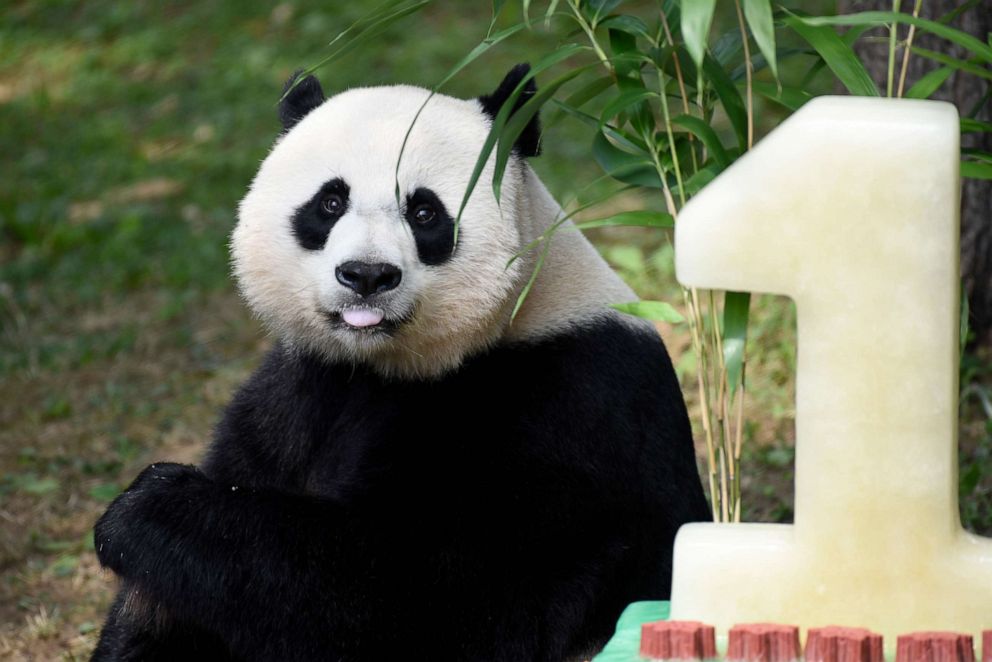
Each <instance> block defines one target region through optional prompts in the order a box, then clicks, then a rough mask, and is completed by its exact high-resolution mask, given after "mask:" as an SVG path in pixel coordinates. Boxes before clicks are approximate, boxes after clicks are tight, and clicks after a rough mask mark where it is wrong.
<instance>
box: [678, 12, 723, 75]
mask: <svg viewBox="0 0 992 662" xmlns="http://www.w3.org/2000/svg"><path fill="white" fill-rule="evenodd" d="M714 9H716V0H689V1H688V2H683V3H682V40H683V42H684V43H685V47H686V49H687V50H688V51H689V55H691V56H692V60H693V62H695V63H696V68H697V69H698V68H699V67H700V66H701V65H702V63H703V56H704V55H706V44H707V42H708V41H709V34H710V25H711V24H712V23H713V10H714Z"/></svg>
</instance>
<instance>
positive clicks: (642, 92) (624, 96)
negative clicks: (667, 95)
mask: <svg viewBox="0 0 992 662" xmlns="http://www.w3.org/2000/svg"><path fill="white" fill-rule="evenodd" d="M657 96H658V93H657V92H653V91H651V90H648V89H646V88H640V89H636V88H634V89H629V90H626V91H624V92H621V93H620V95H619V96H618V97H616V98H615V99H614V100H613V101H611V102H610V103H608V104H607V105H606V108H604V109H603V112H602V113H600V115H599V128H600V130H602V128H603V125H605V124H606V123H607V122H609V121H610V120H611V119H613V118H614V117H616V116H617V115H619V114H620V113H622V112H623V111H625V110H627V109H628V108H630V107H631V106H634V105H637V104H639V103H641V102H642V101H645V100H647V99H652V98H657Z"/></svg>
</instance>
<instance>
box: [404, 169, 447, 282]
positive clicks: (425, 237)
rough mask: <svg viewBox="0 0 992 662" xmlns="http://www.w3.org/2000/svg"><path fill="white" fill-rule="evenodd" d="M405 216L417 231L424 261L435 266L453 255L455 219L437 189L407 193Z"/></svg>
mask: <svg viewBox="0 0 992 662" xmlns="http://www.w3.org/2000/svg"><path fill="white" fill-rule="evenodd" d="M404 216H405V217H406V222H407V223H408V224H409V225H410V229H412V230H413V238H414V240H415V241H416V242H417V255H418V256H419V257H420V261H421V262H423V263H424V264H427V265H431V266H433V265H438V264H441V263H443V262H446V261H447V260H449V259H450V258H451V256H452V255H453V254H454V252H455V221H454V219H452V218H451V215H450V214H449V213H448V210H447V208H446V207H445V206H444V203H443V202H441V198H439V197H438V196H437V194H436V193H434V191H432V190H430V189H429V188H423V187H421V188H418V189H416V190H415V191H414V192H413V193H410V194H409V195H407V198H406V208H405V211H404Z"/></svg>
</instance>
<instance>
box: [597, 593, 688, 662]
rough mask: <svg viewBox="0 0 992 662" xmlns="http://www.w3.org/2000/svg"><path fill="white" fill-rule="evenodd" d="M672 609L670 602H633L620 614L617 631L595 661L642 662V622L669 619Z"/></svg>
mask: <svg viewBox="0 0 992 662" xmlns="http://www.w3.org/2000/svg"><path fill="white" fill-rule="evenodd" d="M670 611H671V604H670V603H668V602H659V601H651V602H632V603H631V604H630V605H628V606H627V608H626V609H624V610H623V613H622V614H620V620H618V621H617V631H616V632H615V633H614V634H613V637H612V638H611V639H610V641H609V643H607V644H606V647H605V648H604V649H603V651H602V652H601V653H600V654H599V655H597V656H596V657H594V658H593V659H592V660H593V662H640V661H641V660H643V659H644V658H642V657H641V656H640V655H638V652H639V651H640V649H641V624H642V623H651V622H652V621H667V620H668V614H669V612H670Z"/></svg>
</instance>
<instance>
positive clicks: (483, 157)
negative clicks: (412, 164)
mask: <svg viewBox="0 0 992 662" xmlns="http://www.w3.org/2000/svg"><path fill="white" fill-rule="evenodd" d="M523 27H524V24H523V23H517V24H516V25H514V26H513V28H507V30H503V31H502V32H500V33H498V34H497V35H496V36H494V37H492V38H491V39H489V40H487V41H494V43H493V44H490V46H489V47H491V46H492V45H495V43H498V42H495V40H496V38H497V37H501V38H500V39H499V41H502V40H503V39H505V38H506V37H507V36H509V35H506V34H505V33H507V32H508V31H509V30H511V29H515V30H520V29H522V28H523ZM484 44H485V42H484V43H483V44H480V46H482V45H484ZM587 48H588V47H586V46H579V45H577V44H567V45H565V46H562V47H561V48H560V49H558V50H557V51H554V52H552V53H550V54H549V55H547V56H545V57H544V58H542V59H541V60H540V61H539V62H538V63H537V64H535V65H534V66H533V67H532V68H531V70H530V71H529V72H528V74H527V75H526V76H524V78H523V79H522V80H521V81H520V83H519V84H518V85H517V87H516V88H514V90H513V92H511V93H510V96H509V97H508V98H507V100H506V101H505V102H504V103H503V106H502V107H501V108H500V109H499V112H498V113H496V117H495V118H493V124H492V127H491V128H490V129H489V135H488V136H486V140H485V142H484V143H483V145H482V149H481V150H480V151H479V158H478V159H476V161H475V167H474V168H473V169H472V174H471V175H470V176H469V181H468V185H467V186H466V188H465V195H464V196H463V197H462V202H461V205H459V207H458V214H457V215H456V217H455V241H456V243H457V239H458V228H459V226H460V225H461V219H462V213H464V211H465V206H466V205H467V204H468V200H469V197H471V195H472V192H473V191H474V190H475V186H476V184H478V183H479V177H481V176H482V171H483V170H484V169H485V167H486V162H487V161H488V160H489V156H490V155H491V154H492V151H493V148H494V147H495V146H496V142H497V140H498V139H499V136H500V134H501V133H502V131H503V127H505V126H506V122H507V120H508V119H509V117H510V115H511V113H512V112H513V107H514V106H515V105H516V103H517V99H519V98H520V95H521V94H522V93H523V89H524V86H526V84H527V82H528V81H529V80H530V79H531V78H533V77H534V76H535V75H536V74H537V73H539V72H540V71H542V70H544V69H547V68H548V67H550V66H551V65H553V64H555V63H557V62H560V61H561V60H563V59H565V58H566V57H569V56H571V55H574V54H575V53H576V52H578V51H580V50H585V49H587ZM476 50H479V48H478V47H477V48H476ZM473 52H475V51H473ZM481 52H483V51H480V54H481ZM449 78H450V76H449V77H446V78H445V81H447V80H448V79H449ZM425 103H426V102H425ZM422 109H423V108H421V110H422ZM418 114H419V113H418ZM414 121H416V119H414ZM407 136H409V131H408V132H407ZM403 144H404V146H405V145H406V140H405V139H404V141H403ZM400 155H401V156H402V150H401V153H400ZM398 171H399V164H398V163H397V172H398ZM501 177H502V176H501ZM396 191H397V200H398V199H399V179H398V178H397V189H396Z"/></svg>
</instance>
